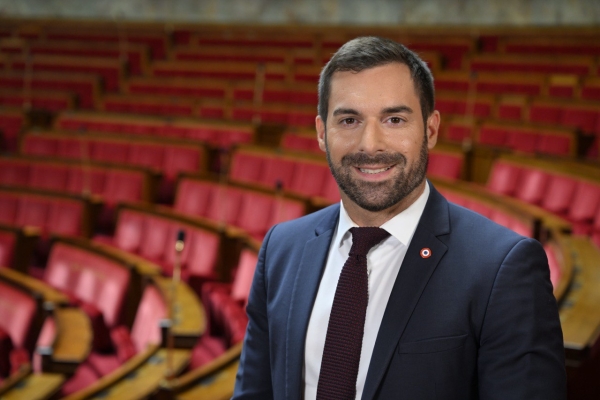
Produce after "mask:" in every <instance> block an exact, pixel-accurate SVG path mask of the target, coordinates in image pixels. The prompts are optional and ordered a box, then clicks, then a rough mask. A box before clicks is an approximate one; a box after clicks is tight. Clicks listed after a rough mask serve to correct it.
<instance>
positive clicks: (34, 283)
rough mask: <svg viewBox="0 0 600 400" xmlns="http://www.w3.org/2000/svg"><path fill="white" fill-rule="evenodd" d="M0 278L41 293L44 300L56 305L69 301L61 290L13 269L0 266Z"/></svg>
mask: <svg viewBox="0 0 600 400" xmlns="http://www.w3.org/2000/svg"><path fill="white" fill-rule="evenodd" d="M0 279H5V280H6V281H9V282H14V283H16V284H18V285H20V286H22V287H25V288H28V289H30V290H31V291H32V292H37V293H39V294H41V295H42V296H43V298H44V301H45V302H49V303H54V304H56V305H60V304H68V303H69V298H68V297H67V296H65V295H64V294H63V293H62V292H59V291H58V290H56V289H54V288H53V287H51V286H50V285H48V284H47V283H44V282H42V281H40V280H39V279H35V278H32V277H30V276H28V275H25V274H23V273H21V272H18V271H16V270H14V269H10V268H0Z"/></svg>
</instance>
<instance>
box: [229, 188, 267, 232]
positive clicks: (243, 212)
mask: <svg viewBox="0 0 600 400" xmlns="http://www.w3.org/2000/svg"><path fill="white" fill-rule="evenodd" d="M242 196H243V197H242V201H241V202H240V211H239V214H238V218H237V220H236V221H235V225H236V226H238V227H240V228H242V229H243V230H245V231H246V232H248V233H249V234H250V235H251V236H254V237H260V238H262V237H263V236H264V235H265V233H267V229H268V224H269V222H270V221H269V220H270V216H271V214H272V212H273V200H274V198H273V197H272V196H269V195H266V194H261V193H255V192H251V191H245V192H244V193H243V195H242Z"/></svg>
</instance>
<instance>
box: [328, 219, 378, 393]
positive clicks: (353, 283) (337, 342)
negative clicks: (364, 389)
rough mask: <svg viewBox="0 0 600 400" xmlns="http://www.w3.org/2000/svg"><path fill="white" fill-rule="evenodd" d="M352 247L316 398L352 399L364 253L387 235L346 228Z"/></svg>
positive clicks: (365, 282)
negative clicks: (350, 237) (349, 233)
mask: <svg viewBox="0 0 600 400" xmlns="http://www.w3.org/2000/svg"><path fill="white" fill-rule="evenodd" d="M350 232H351V233H352V247H351V248H350V254H348V259H347V260H346V263H345V264H344V267H343V268H342V272H341V274H340V278H339V281H338V285H337V289H336V290H335V297H334V299H333V305H332V307H331V316H330V317H329V326H328V327H327V336H326V337H325V348H324V350H323V360H322V361H321V372H320V373H319V384H318V386H317V400H354V398H355V397H356V376H357V375H358V365H359V363H360V351H361V349H362V339H363V333H364V330H365V315H366V313H367V304H368V303H369V277H368V275H367V253H368V252H369V250H371V248H372V247H373V246H375V245H376V244H378V243H380V242H381V241H382V240H383V239H385V238H387V237H388V236H389V235H390V234H389V233H388V232H386V231H385V230H383V229H381V228H376V227H365V228H350Z"/></svg>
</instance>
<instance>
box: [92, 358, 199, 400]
mask: <svg viewBox="0 0 600 400" xmlns="http://www.w3.org/2000/svg"><path fill="white" fill-rule="evenodd" d="M189 358H190V351H189V350H180V349H175V350H173V368H174V370H175V371H181V370H182V369H183V368H185V366H186V365H187V363H188V362H189ZM166 373H167V350H166V349H160V350H158V352H156V353H155V354H154V355H153V356H151V357H150V358H149V359H148V360H147V361H146V362H145V363H144V364H143V365H141V366H140V367H139V368H137V369H136V370H134V371H132V373H130V374H129V375H127V376H126V377H125V378H124V379H122V380H120V381H119V382H117V383H116V384H115V385H113V386H111V387H109V388H107V389H105V390H103V391H101V392H99V393H97V394H96V395H95V396H93V397H90V399H102V400H111V399H114V400H130V399H131V400H137V399H143V398H146V396H149V395H150V394H152V393H153V392H154V391H156V389H157V388H158V385H159V384H160V381H161V380H163V379H164V377H165V374H166Z"/></svg>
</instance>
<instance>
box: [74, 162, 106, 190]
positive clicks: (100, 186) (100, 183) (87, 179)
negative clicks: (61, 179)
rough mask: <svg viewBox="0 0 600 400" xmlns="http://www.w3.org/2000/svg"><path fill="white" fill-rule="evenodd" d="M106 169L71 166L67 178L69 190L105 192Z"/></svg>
mask: <svg viewBox="0 0 600 400" xmlns="http://www.w3.org/2000/svg"><path fill="white" fill-rule="evenodd" d="M105 181H106V171H105V170H103V169H96V168H85V167H84V168H71V169H70V171H69V177H68V179H67V192H69V193H76V194H96V195H101V194H102V193H103V192H104V185H105Z"/></svg>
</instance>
